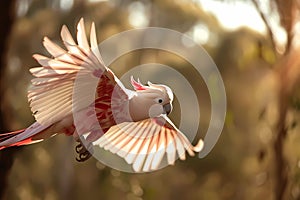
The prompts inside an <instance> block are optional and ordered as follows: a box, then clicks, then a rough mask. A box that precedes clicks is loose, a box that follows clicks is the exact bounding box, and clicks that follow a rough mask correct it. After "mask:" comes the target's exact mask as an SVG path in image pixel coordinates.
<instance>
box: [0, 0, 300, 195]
mask: <svg viewBox="0 0 300 200" xmlns="http://www.w3.org/2000/svg"><path fill="white" fill-rule="evenodd" d="M0 4H1V6H0V11H1V12H0V22H1V23H0V36H1V37H0V56H1V57H0V58H1V65H0V66H1V68H0V69H1V90H0V92H1V97H0V98H1V115H0V117H1V118H0V124H1V133H4V132H6V131H12V130H17V129H21V128H25V127H27V126H29V125H30V124H31V123H32V122H33V121H34V118H33V117H32V114H31V112H30V108H29V105H28V102H27V89H28V87H29V86H30V80H31V78H32V76H31V75H30V73H29V71H28V69H29V68H30V67H33V66H37V65H38V64H37V63H36V62H35V61H34V59H33V58H32V54H34V53H42V54H46V55H48V54H47V52H45V50H44V48H43V46H42V38H43V37H44V36H48V37H49V38H51V39H53V40H54V41H56V42H58V43H59V44H61V42H60V38H59V35H60V29H61V26H62V25H63V24H66V25H68V27H69V29H70V31H71V33H72V34H73V35H74V33H75V27H76V23H77V22H78V21H79V19H80V18H81V17H84V18H85V22H86V24H87V26H90V24H91V22H92V21H94V22H95V24H96V28H97V35H98V41H99V42H101V41H103V40H105V39H106V38H108V37H110V36H112V35H113V34H116V33H119V32H122V31H125V30H129V29H132V28H140V27H148V26H158V27H165V28H170V29H173V30H176V31H179V32H181V33H185V34H187V35H188V36H190V37H191V38H193V39H194V41H195V42H197V43H198V44H199V45H202V46H203V47H204V48H205V49H206V51H207V52H208V53H209V54H210V56H211V57H212V58H213V60H214V61H215V63H216V64H217V66H218V68H219V70H220V72H221V75H222V77H223V80H224V83H225V88H226V93H227V101H228V102H227V104H228V106H227V115H226V122H225V126H224V130H223V133H222V135H221V137H220V139H219V141H218V143H217V145H216V146H215V148H214V149H213V151H212V152H211V153H210V154H209V155H208V156H207V157H205V158H204V159H201V160H200V159H198V158H188V159H187V161H184V162H183V161H177V162H176V165H175V166H170V167H166V168H164V169H162V170H159V171H157V172H152V173H146V174H130V173H123V172H119V171H116V170H114V169H111V168H109V167H106V166H104V165H103V164H101V163H100V162H98V161H97V160H96V159H93V158H92V159H89V160H88V161H87V162H85V163H78V162H76V161H75V156H76V155H75V153H74V145H75V143H74V141H73V138H72V137H65V136H57V137H55V138H51V139H49V140H47V141H45V142H43V143H40V144H35V145H31V146H27V147H18V148H10V149H5V150H3V151H1V152H0V169H1V171H0V175H1V176H0V178H1V180H0V195H1V198H2V199H9V200H14V199H25V200H27V199H30V200H35V199H36V200H38V199H46V200H55V199H128V200H141V199H173V200H176V199H204V200H207V199H212V200H214V199H249V200H252V199H276V200H281V199H298V200H299V199H300V145H299V144H300V133H299V130H300V127H299V118H300V112H299V111H300V89H299V85H300V84H299V80H300V42H299V41H300V20H299V19H300V18H299V9H300V1H299V0H246V1H242V0H240V1H239V0H223V1H222V0H219V1H215V0H193V1H192V0H191V1H188V0H175V1H172V0H163V1H159V0H141V1H131V0H124V1H121V0H112V1H103V0H51V1H50V0H11V1H1V3H0ZM183 42H184V41H183ZM120 45H122V43H121V41H120ZM150 62H156V63H162V64H165V65H168V66H171V67H173V68H174V69H176V70H178V71H179V72H180V73H181V74H183V75H184V76H185V77H186V78H187V79H188V80H189V81H190V83H191V84H192V85H193V87H194V88H198V89H199V88H201V89H199V91H198V93H197V97H198V98H199V106H200V109H201V120H200V122H199V124H200V128H199V135H201V136H202V137H203V134H205V131H206V130H207V127H208V124H209V118H210V101H209V95H208V92H207V89H206V86H205V84H204V83H203V80H202V79H201V77H198V76H194V73H193V68H192V67H191V66H190V64H189V63H188V62H186V61H185V60H183V59H182V58H179V57H178V56H176V55H173V54H172V53H168V52H164V51H157V50H139V51H134V52H131V53H129V54H126V55H124V56H122V57H121V58H120V59H118V60H117V61H116V62H114V63H113V64H112V65H111V66H110V67H111V68H112V69H113V70H114V72H115V73H116V74H117V75H118V76H121V75H122V74H123V73H125V72H126V71H128V70H129V69H130V68H132V67H134V66H136V65H140V64H146V63H150ZM144 81H146V80H144ZM175 103H176V102H175ZM177 106H178V105H177ZM195 106H197V105H195ZM175 110H176V109H175ZM182 114H184V115H185V116H186V117H189V114H188V113H180V112H174V113H173V115H172V116H171V117H172V118H173V119H174V121H175V122H176V123H178V118H179V116H180V115H182ZM191 120H192V119H191Z"/></svg>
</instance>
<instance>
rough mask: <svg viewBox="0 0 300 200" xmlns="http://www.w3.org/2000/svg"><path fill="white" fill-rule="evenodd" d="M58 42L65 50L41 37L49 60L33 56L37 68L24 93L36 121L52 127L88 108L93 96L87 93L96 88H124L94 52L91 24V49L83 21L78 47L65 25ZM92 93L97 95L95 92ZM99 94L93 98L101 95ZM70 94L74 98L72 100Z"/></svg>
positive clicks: (93, 36) (96, 45)
mask: <svg viewBox="0 0 300 200" xmlns="http://www.w3.org/2000/svg"><path fill="white" fill-rule="evenodd" d="M61 38H62V41H63V43H64V46H65V48H66V50H65V49H63V48H62V47H60V46H58V45H57V44H55V43H54V42H52V41H51V40H50V39H49V38H47V37H45V38H44V40H43V45H44V47H45V48H46V50H47V51H48V52H49V53H50V54H51V56H52V57H47V56H43V55H39V54H35V55H33V58H34V59H35V60H36V61H37V62H38V63H39V64H40V65H41V67H35V68H31V69H30V72H31V73H32V75H33V76H35V77H36V78H34V79H33V80H32V84H33V86H32V87H31V88H30V89H29V91H28V101H29V102H30V106H31V110H32V112H33V113H34V116H35V118H36V120H37V121H38V122H39V123H40V124H43V125H49V124H52V123H55V122H57V121H59V120H61V119H63V118H64V117H65V116H67V115H70V114H72V111H73V110H72V109H73V108H75V110H74V111H77V110H81V109H83V108H85V107H87V106H89V105H91V104H92V103H93V102H92V101H93V100H94V98H95V94H90V93H91V92H90V91H92V89H93V87H94V88H95V87H97V84H98V87H103V85H105V88H112V89H113V88H114V87H115V86H116V85H120V88H123V87H124V86H123V85H121V82H120V81H118V79H117V78H116V77H115V76H114V74H113V73H112V72H111V71H109V69H108V68H107V67H106V66H105V65H104V62H103V60H102V57H101V55H100V51H99V49H98V44H97V38H96V30H95V25H94V23H93V24H92V27H91V32H90V43H91V46H90V45H89V42H88V39H87V35H86V32H85V27H84V20H83V19H81V20H80V21H79V23H78V25H77V36H76V38H77V42H78V44H77V43H76V42H75V40H74V39H73V37H72V35H71V33H70V31H69V30H68V28H67V27H66V26H65V25H64V26H63V27H62V29H61ZM96 75H97V76H96ZM104 76H105V77H106V78H103V77H104ZM107 79H109V80H110V81H107ZM116 80H117V82H116ZM75 81H78V82H79V81H80V84H77V85H75ZM102 81H104V82H103V83H102ZM110 84H111V86H109V85H110ZM95 90H96V91H98V89H96V88H95ZM102 92H104V93H105V92H107V91H105V90H104V91H102ZM102 92H100V94H98V95H96V96H97V97H99V96H102V95H104V94H102ZM74 93H75V94H76V95H77V96H76V98H73V96H74ZM124 93H126V92H124ZM107 101H109V100H107ZM100 104H101V103H100ZM100 104H99V105H100ZM99 112H102V111H100V110H99Z"/></svg>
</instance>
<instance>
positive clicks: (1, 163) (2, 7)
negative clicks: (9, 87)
mask: <svg viewBox="0 0 300 200" xmlns="http://www.w3.org/2000/svg"><path fill="white" fill-rule="evenodd" d="M15 3H16V2H15V0H12V1H1V3H0V76H2V75H3V71H4V69H3V68H4V67H5V66H6V62H7V50H8V48H7V47H8V41H9V36H10V33H11V30H12V25H13V23H14V19H15ZM0 82H1V88H0V93H1V94H0V102H2V97H3V96H4V93H3V91H4V90H3V87H4V86H5V85H6V84H4V83H3V82H2V79H1V80H0ZM3 110H4V109H3V107H1V112H0V130H1V132H4V131H8V128H7V125H6V124H5V122H4V115H3V112H2V111H3ZM14 152H15V151H14V150H13V149H10V150H7V151H6V152H0V169H1V170H0V177H1V179H0V199H2V198H3V196H4V194H5V191H6V188H7V180H8V176H9V171H10V168H11V166H12V163H13V159H14Z"/></svg>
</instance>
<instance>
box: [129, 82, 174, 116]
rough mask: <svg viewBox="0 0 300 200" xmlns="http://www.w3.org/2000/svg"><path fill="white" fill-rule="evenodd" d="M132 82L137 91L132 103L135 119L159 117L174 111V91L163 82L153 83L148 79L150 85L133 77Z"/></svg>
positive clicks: (131, 109)
mask: <svg viewBox="0 0 300 200" xmlns="http://www.w3.org/2000/svg"><path fill="white" fill-rule="evenodd" d="M131 84H132V86H133V87H134V89H135V91H136V95H135V96H134V97H133V100H132V104H131V105H130V113H131V117H132V119H133V120H134V121H139V120H143V119H147V118H149V117H150V118H152V117H158V116H160V115H162V114H169V113H170V112H171V111H172V101H173V98H174V97H173V92H172V90H171V89H170V88H169V87H168V86H166V85H161V84H153V83H151V82H150V81H148V86H146V85H143V84H141V83H140V81H139V80H138V81H135V80H134V78H133V77H131Z"/></svg>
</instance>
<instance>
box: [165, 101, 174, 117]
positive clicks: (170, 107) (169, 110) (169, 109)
mask: <svg viewBox="0 0 300 200" xmlns="http://www.w3.org/2000/svg"><path fill="white" fill-rule="evenodd" d="M163 107H164V111H165V113H166V114H167V115H168V114H169V113H170V112H171V111H172V105H171V104H170V103H168V104H165V105H164V106H163Z"/></svg>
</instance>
